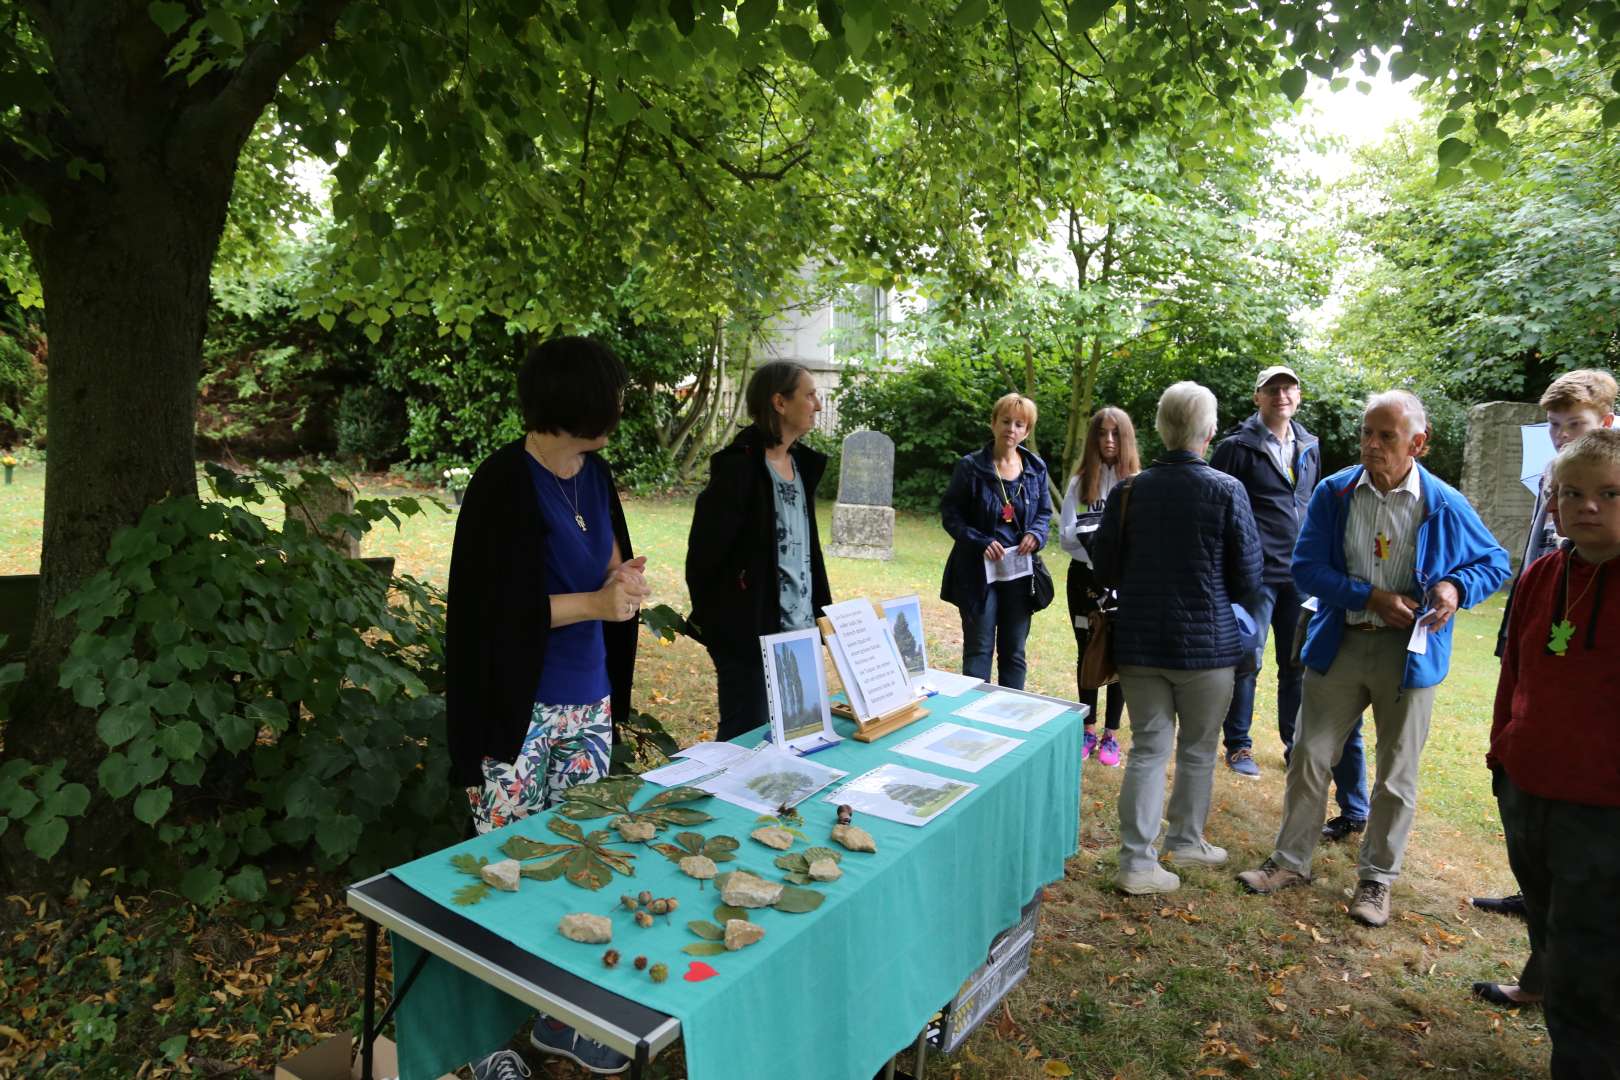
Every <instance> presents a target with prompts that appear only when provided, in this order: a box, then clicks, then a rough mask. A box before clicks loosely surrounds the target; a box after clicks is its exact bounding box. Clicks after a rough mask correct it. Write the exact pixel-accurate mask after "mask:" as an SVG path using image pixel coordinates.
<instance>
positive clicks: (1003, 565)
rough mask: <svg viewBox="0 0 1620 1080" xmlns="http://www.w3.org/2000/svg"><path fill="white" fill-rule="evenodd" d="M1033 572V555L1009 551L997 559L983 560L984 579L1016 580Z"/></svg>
mask: <svg viewBox="0 0 1620 1080" xmlns="http://www.w3.org/2000/svg"><path fill="white" fill-rule="evenodd" d="M1034 572H1035V557H1034V556H1033V555H1020V554H1018V552H1017V551H1009V552H1007V554H1005V555H1003V556H1002V557H1001V558H999V559H986V560H984V580H986V581H1016V580H1017V579H1019V578H1021V577H1029V576H1030V575H1031V574H1033V573H1034Z"/></svg>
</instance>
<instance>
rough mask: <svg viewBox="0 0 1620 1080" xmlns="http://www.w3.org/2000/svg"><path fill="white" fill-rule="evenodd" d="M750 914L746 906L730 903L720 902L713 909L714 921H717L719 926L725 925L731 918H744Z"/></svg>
mask: <svg viewBox="0 0 1620 1080" xmlns="http://www.w3.org/2000/svg"><path fill="white" fill-rule="evenodd" d="M750 914H752V913H751V912H750V911H749V910H748V909H747V908H740V907H732V906H731V905H730V904H721V905H720V906H719V907H717V908H715V909H714V919H715V922H718V923H719V924H720V925H721V926H724V925H726V923H727V922H729V921H730V920H732V919H744V920H746V919H747V918H748V916H749V915H750Z"/></svg>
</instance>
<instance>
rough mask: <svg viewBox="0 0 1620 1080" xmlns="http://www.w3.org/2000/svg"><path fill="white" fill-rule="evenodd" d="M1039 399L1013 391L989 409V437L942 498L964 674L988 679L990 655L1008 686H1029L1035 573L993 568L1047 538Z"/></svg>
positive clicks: (944, 595)
mask: <svg viewBox="0 0 1620 1080" xmlns="http://www.w3.org/2000/svg"><path fill="white" fill-rule="evenodd" d="M1037 415H1038V412H1037V410H1036V408H1035V403H1034V402H1033V401H1031V400H1030V399H1029V398H1027V397H1024V396H1022V395H1020V394H1008V395H1006V396H1005V397H1003V398H1001V400H999V401H997V402H996V404H995V407H994V408H993V409H991V411H990V434H991V439H990V444H989V445H988V446H986V447H984V448H983V449H982V450H975V451H973V452H972V453H971V454H964V455H962V458H961V460H960V461H958V462H957V463H956V469H955V470H954V471H953V472H952V473H951V482H950V486H949V487H947V488H946V489H945V496H944V498H942V499H941V500H940V504H939V514H940V518H941V520H942V521H943V522H944V525H945V531H946V532H948V533H950V534H951V539H952V540H954V541H956V543H955V544H954V545H952V547H951V554H950V558H948V559H947V560H946V562H945V580H944V581H943V582H942V583H941V585H940V589H939V598H940V599H941V600H944V601H945V602H947V603H950V604H955V605H956V607H957V610H959V611H960V612H961V613H962V674H964V675H972V676H974V677H976V678H980V679H985V680H988V679H989V678H990V657H991V654H992V653H994V654H995V655H997V656H999V657H1000V662H999V664H998V665H997V666H998V668H999V672H1000V677H999V678H998V679H997V682H999V683H1000V684H1001V685H1002V686H1010V687H1012V688H1013V689H1015V690H1022V689H1023V688H1024V674H1025V672H1026V670H1027V668H1028V665H1027V664H1026V663H1025V661H1024V642H1025V640H1026V639H1027V638H1028V637H1029V622H1030V618H1031V617H1032V616H1033V615H1034V614H1035V604H1034V588H1035V578H1034V577H1033V576H1032V575H1026V576H1024V577H1017V578H1012V579H1011V580H1007V581H995V582H992V581H991V580H990V578H991V571H992V570H994V569H997V568H1002V567H1006V566H1008V565H1009V564H1008V563H1007V562H1006V561H1005V560H1007V559H1009V558H1016V557H1019V556H1022V557H1026V558H1030V559H1033V558H1034V557H1035V553H1036V552H1038V551H1040V549H1041V548H1042V547H1043V546H1044V545H1045V544H1046V530H1047V526H1048V525H1049V524H1050V522H1051V520H1052V503H1051V500H1050V499H1049V498H1048V496H1047V492H1046V463H1045V462H1043V461H1042V460H1041V459H1040V458H1039V457H1037V456H1036V455H1035V454H1033V453H1031V452H1030V451H1028V450H1026V449H1024V446H1023V443H1024V440H1025V439H1027V438H1029V435H1030V433H1031V432H1033V431H1034V430H1035V419H1036V417H1037Z"/></svg>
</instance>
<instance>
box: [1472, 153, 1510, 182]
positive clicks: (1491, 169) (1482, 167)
mask: <svg viewBox="0 0 1620 1080" xmlns="http://www.w3.org/2000/svg"><path fill="white" fill-rule="evenodd" d="M1468 167H1469V168H1470V169H1473V170H1474V172H1476V173H1478V174H1479V176H1480V178H1481V179H1482V180H1500V179H1501V178H1502V163H1501V162H1500V161H1498V160H1496V159H1495V158H1489V157H1475V158H1471V159H1470V160H1469V162H1468Z"/></svg>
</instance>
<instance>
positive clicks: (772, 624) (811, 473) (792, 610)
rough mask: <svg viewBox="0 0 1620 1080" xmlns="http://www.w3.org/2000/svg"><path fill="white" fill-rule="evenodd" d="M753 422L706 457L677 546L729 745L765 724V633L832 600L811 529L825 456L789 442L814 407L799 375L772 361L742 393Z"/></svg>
mask: <svg viewBox="0 0 1620 1080" xmlns="http://www.w3.org/2000/svg"><path fill="white" fill-rule="evenodd" d="M745 403H746V404H747V407H748V415H749V417H750V418H751V419H752V421H753V423H752V424H750V425H749V426H748V427H746V428H744V429H743V431H742V432H741V433H739V434H738V436H737V437H736V438H735V439H734V440H732V443H731V445H730V446H728V447H726V448H725V449H724V450H722V451H720V452H719V453H718V454H715V455H714V457H713V458H711V459H710V461H709V483H708V486H706V487H705V488H704V489H703V492H702V493H701V494H700V495H698V499H697V505H696V507H694V508H693V511H692V531H691V534H690V536H689V537H688V539H687V544H686V587H687V590H688V591H689V592H690V593H691V595H692V616H691V622H692V625H693V627H694V628H695V629H696V630H697V633H698V637H699V640H701V641H702V642H703V645H704V647H705V648H707V649H708V650H709V656H710V658H711V659H713V661H714V670H715V676H716V681H717V682H718V684H719V699H720V701H719V704H720V722H719V729H718V732H717V734H716V737H717V738H719V739H732V738H735V737H737V736H738V735H741V734H742V733H743V732H745V731H750V730H752V729H753V728H756V727H759V726H760V725H761V724H764V723H766V722H767V721H768V720H769V719H770V716H769V713H768V708H769V706H768V704H767V702H766V696H765V664H764V661H763V659H762V658H761V656H760V651H759V639H760V636H761V635H763V634H776V633H780V632H781V631H784V630H803V629H807V628H809V627H811V626H813V625H815V620H816V618H817V617H818V616H819V615H820V614H821V610H822V608H823V607H825V606H826V605H827V604H830V603H832V590H831V589H830V588H829V587H828V585H827V566H826V563H825V561H824V560H823V559H822V555H821V536H820V533H819V531H818V530H817V528H816V485H817V484H818V483H820V481H821V474H822V473H824V472H826V471H827V456H826V455H825V454H822V453H818V452H817V451H815V450H812V449H810V447H808V446H804V445H801V444H800V442H799V440H800V439H801V438H803V437H804V436H805V435H806V434H808V433H809V432H810V430H811V429H812V428H814V427H815V425H816V414H817V413H819V412H820V411H821V399H820V396H819V395H818V394H817V392H816V384H815V381H814V380H813V379H812V378H811V376H810V371H809V369H808V368H806V367H804V366H803V365H802V364H795V363H792V362H790V361H787V360H773V361H771V362H770V363H768V364H765V365H763V366H761V367H760V369H759V370H758V371H756V372H754V375H753V378H751V379H749V380H748V389H747V391H746V392H745Z"/></svg>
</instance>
